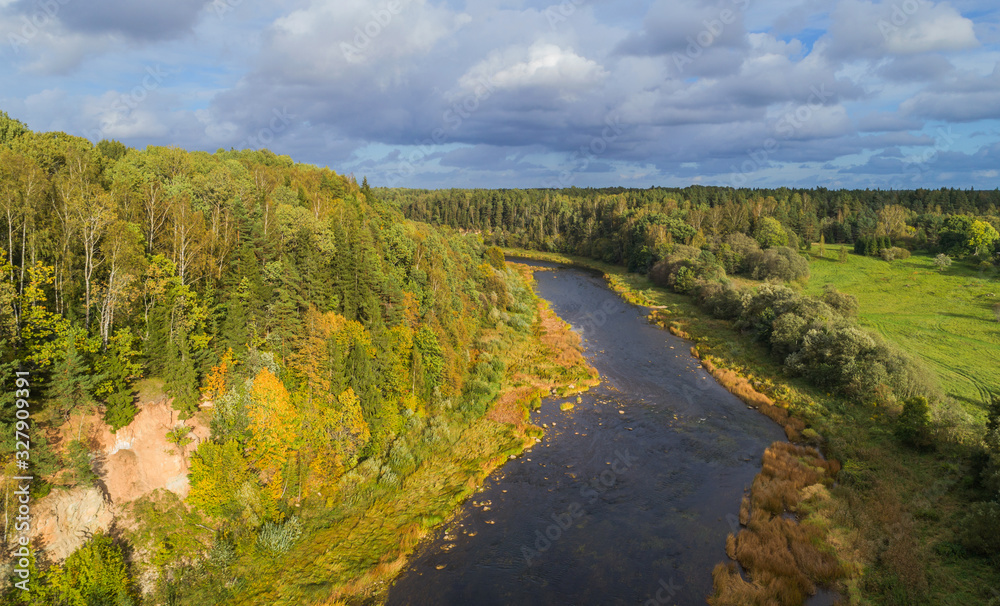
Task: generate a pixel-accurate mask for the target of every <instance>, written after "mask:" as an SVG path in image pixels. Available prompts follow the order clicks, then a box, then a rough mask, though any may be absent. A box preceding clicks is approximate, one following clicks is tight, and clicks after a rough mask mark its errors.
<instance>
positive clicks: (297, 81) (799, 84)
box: [0, 0, 1000, 191]
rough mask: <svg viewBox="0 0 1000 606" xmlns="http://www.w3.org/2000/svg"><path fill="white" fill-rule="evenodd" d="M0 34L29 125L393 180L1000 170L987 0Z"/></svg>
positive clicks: (273, 17)
mask: <svg viewBox="0 0 1000 606" xmlns="http://www.w3.org/2000/svg"><path fill="white" fill-rule="evenodd" d="M0 35H2V44H0V49H2V50H0V52H2V53H3V55H4V56H5V58H6V59H7V61H5V62H3V64H2V66H0V79H2V80H3V81H4V82H5V87H4V90H3V92H0V109H2V110H4V111H6V112H7V113H8V114H10V116H11V117H13V118H16V119H18V120H21V121H22V122H24V123H25V124H26V125H27V126H28V127H29V128H31V129H32V130H35V131H63V132H66V133H68V134H71V135H77V136H83V137H86V138H88V139H89V140H91V141H92V142H96V141H98V140H100V139H115V140H119V141H121V142H123V143H125V144H126V145H129V146H131V147H137V148H144V147H146V146H147V145H176V146H179V147H182V148H185V149H189V150H201V151H208V152H213V151H215V150H218V149H230V148H237V149H241V148H267V149H269V150H271V151H273V152H274V153H276V154H280V155H288V156H290V157H292V158H293V159H294V160H296V161H298V162H305V163H309V164H316V165H318V166H328V167H330V168H332V169H333V170H335V171H336V172H338V173H342V174H354V175H357V176H358V177H361V176H365V177H367V178H368V180H369V182H371V183H372V185H373V186H376V187H407V188H414V189H448V188H489V189H498V188H504V189H535V188H552V189H555V188H565V187H581V188H588V187H589V188H608V187H624V188H635V189H647V188H651V187H665V188H684V187H690V186H697V185H702V186H718V187H736V188H745V189H777V188H781V187H787V188H789V189H813V188H826V189H831V190H838V189H848V190H864V189H872V190H875V189H880V190H883V191H884V190H913V189H930V190H937V189H941V188H945V189H962V190H970V189H974V190H994V189H997V187H998V185H1000V180H998V177H1000V169H998V168H1000V128H998V126H1000V7H997V6H995V5H994V4H993V3H987V2H985V1H983V0H958V1H955V2H931V1H929V0H902V1H895V2H875V3H872V2H865V1H860V0H837V1H828V2H826V1H803V2H798V3H795V4H794V5H792V6H788V5H787V3H780V2H777V1H776V0H768V1H763V0H762V1H755V0H713V1H689V0H659V1H654V2H627V3H611V2H608V1H604V0H595V1H592V2H588V1H585V0H565V1H563V2H561V3H558V2H552V3H540V2H530V1H519V0H511V1H509V2H497V1H492V0H491V1H475V0H469V1H467V2H464V3H463V2H457V1H442V2H429V1H425V0H389V1H379V2H364V1H360V0H352V1H349V2H332V1H328V0H302V1H291V2H283V3H280V4H277V5H274V4H269V3H263V2H253V1H251V0H183V1H182V2H177V3H172V4H169V5H163V4H159V3H156V2H152V1H145V2H125V1H124V0H120V1H116V2H111V3H106V4H102V5H100V6H97V7H92V6H83V5H82V4H81V5H77V4H76V3H75V2H74V1H73V0H49V1H48V2H38V3H33V2H27V1H26V0H0Z"/></svg>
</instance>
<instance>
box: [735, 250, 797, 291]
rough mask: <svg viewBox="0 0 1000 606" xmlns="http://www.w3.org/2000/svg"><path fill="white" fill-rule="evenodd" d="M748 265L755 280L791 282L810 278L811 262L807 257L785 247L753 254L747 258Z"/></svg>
mask: <svg viewBox="0 0 1000 606" xmlns="http://www.w3.org/2000/svg"><path fill="white" fill-rule="evenodd" d="M746 265H747V270H748V272H749V274H750V277H752V278H753V279H755V280H784V281H786V282H791V281H794V280H799V279H803V278H808V277H809V262H808V261H807V260H806V259H805V257H803V256H802V255H800V254H799V253H798V252H796V251H794V250H792V249H791V248H787V247H784V246H779V247H777V248H770V249H767V250H761V251H757V252H753V253H751V254H750V255H748V256H747V259H746Z"/></svg>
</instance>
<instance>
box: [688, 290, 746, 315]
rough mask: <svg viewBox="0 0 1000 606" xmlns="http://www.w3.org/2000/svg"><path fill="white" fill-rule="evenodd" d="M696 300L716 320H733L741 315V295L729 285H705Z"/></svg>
mask: <svg viewBox="0 0 1000 606" xmlns="http://www.w3.org/2000/svg"><path fill="white" fill-rule="evenodd" d="M698 298H699V303H700V304H701V306H702V307H703V308H704V309H706V310H708V313H710V314H712V315H713V316H714V317H716V318H721V319H723V320H735V319H736V318H738V317H740V314H742V313H743V294H742V293H741V292H740V291H739V290H737V289H735V288H733V286H732V285H731V284H724V285H723V284H718V283H715V284H706V285H705V286H704V287H702V289H701V291H700V292H699V293H698Z"/></svg>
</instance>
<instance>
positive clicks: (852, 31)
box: [825, 0, 979, 59]
mask: <svg viewBox="0 0 1000 606" xmlns="http://www.w3.org/2000/svg"><path fill="white" fill-rule="evenodd" d="M825 41H826V52H828V53H829V54H830V56H831V57H834V58H837V59H854V58H868V59H880V58H882V57H886V56H891V55H912V54H919V53H926V52H934V51H960V50H967V49H971V48H975V47H977V46H978V45H979V41H978V40H977V39H976V34H975V29H974V27H973V23H972V21H971V20H970V19H968V18H966V17H963V16H962V15H961V14H960V13H958V11H956V10H955V8H954V7H952V6H951V5H950V4H948V3H947V2H941V3H937V4H935V3H933V2H930V0H907V1H905V2H882V3H878V4H875V3H872V2H868V1H866V0H840V2H839V3H838V4H837V6H836V7H835V8H834V10H833V11H832V12H831V23H830V28H829V31H828V34H827V36H826V37H825Z"/></svg>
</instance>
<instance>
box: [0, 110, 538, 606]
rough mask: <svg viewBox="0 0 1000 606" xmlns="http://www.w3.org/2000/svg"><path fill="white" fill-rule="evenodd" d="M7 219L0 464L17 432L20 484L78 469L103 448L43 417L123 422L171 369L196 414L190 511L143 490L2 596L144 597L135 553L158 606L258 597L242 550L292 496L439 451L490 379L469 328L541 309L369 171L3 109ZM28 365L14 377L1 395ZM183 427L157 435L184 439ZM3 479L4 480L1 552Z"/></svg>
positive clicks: (397, 470) (83, 600) (289, 516)
mask: <svg viewBox="0 0 1000 606" xmlns="http://www.w3.org/2000/svg"><path fill="white" fill-rule="evenodd" d="M0 212H2V218H0V223H2V226H3V238H2V240H3V242H2V244H3V246H2V247H0V275H2V278H0V378H2V381H3V384H4V385H6V386H9V387H10V388H9V389H6V390H5V391H4V392H3V394H2V396H0V463H2V464H3V466H4V469H5V476H6V477H7V478H9V477H10V476H11V475H16V474H17V473H18V472H17V471H16V470H15V464H16V463H17V462H18V461H20V460H21V459H22V458H23V457H22V454H20V453H19V452H18V450H17V447H16V444H15V433H16V432H15V430H18V431H21V430H25V431H30V436H31V440H30V461H29V466H28V468H29V469H30V473H31V474H32V475H33V476H34V478H35V480H34V481H33V482H31V485H30V491H31V495H32V498H33V499H38V498H42V497H44V496H45V495H47V494H49V493H50V492H51V491H53V490H60V489H63V488H66V487H71V486H74V485H80V484H86V483H88V482H91V483H92V482H93V481H94V472H93V470H92V462H93V460H94V458H95V453H93V452H90V446H89V445H88V444H87V443H86V442H85V441H82V440H74V441H71V442H70V443H60V444H56V441H58V432H57V431H56V430H57V428H58V427H59V426H60V425H63V424H64V423H65V422H66V421H67V420H69V419H71V418H72V417H73V415H79V414H87V413H98V414H101V415H103V418H104V420H105V421H106V423H107V424H108V425H109V426H110V428H111V430H112V431H114V430H118V429H119V428H121V427H124V426H126V425H128V424H129V423H130V422H131V421H132V419H133V417H134V416H135V415H136V403H137V397H136V396H137V392H138V387H137V385H138V382H139V381H140V380H142V379H144V378H149V377H156V378H161V379H162V380H163V386H164V389H165V391H166V394H167V395H169V396H170V398H171V399H172V403H173V407H174V408H175V409H176V410H177V411H178V416H179V418H180V419H184V418H187V417H190V416H191V415H195V414H197V413H198V411H199V409H201V408H204V407H205V406H211V407H212V414H211V438H210V439H209V440H207V441H204V442H202V443H201V444H200V445H198V448H197V450H196V451H194V453H193V454H192V455H191V457H190V461H189V465H190V495H189V497H188V499H187V501H188V504H189V505H190V506H192V507H193V509H192V510H191V511H188V510H187V509H183V508H182V509H177V508H176V507H174V508H173V509H164V508H165V507H167V505H164V504H163V502H160V503H159V504H157V503H153V502H147V503H145V504H141V507H139V508H138V509H136V510H135V511H134V512H133V514H134V515H133V517H134V519H136V520H139V523H138V530H136V529H135V528H133V529H132V533H131V534H128V533H125V534H122V533H118V534H116V535H115V536H114V537H109V536H105V535H97V536H95V537H94V538H93V539H92V540H91V541H89V542H87V543H86V544H85V545H84V546H83V547H81V548H80V549H79V550H78V551H77V552H76V553H74V554H73V555H72V556H70V557H69V558H68V559H67V560H66V561H65V562H60V563H53V562H42V561H38V562H36V561H35V559H34V557H35V556H34V555H33V556H32V564H31V565H32V574H31V578H30V584H31V589H32V590H31V591H29V592H24V591H18V590H16V589H11V593H10V594H8V595H7V597H6V598H5V600H6V601H8V602H11V603H30V604H97V603H101V604H112V603H114V604H136V603H139V601H140V600H141V596H140V593H141V592H140V588H139V586H138V584H137V583H136V582H135V581H134V579H133V577H134V576H135V575H136V574H137V573H138V572H139V571H138V570H137V566H138V559H139V558H137V557H130V556H129V553H130V552H131V551H135V550H143V554H144V555H143V558H142V559H143V560H144V562H143V563H144V564H145V565H147V568H144V569H143V570H142V571H141V572H149V570H152V571H153V572H152V573H150V574H152V575H153V579H154V580H152V581H150V582H147V583H146V585H145V586H144V587H143V589H144V590H145V591H146V593H147V594H148V595H147V597H148V598H149V599H151V600H152V601H151V603H171V604H182V603H190V604H204V603H219V602H222V601H225V600H226V599H228V598H230V597H232V596H236V595H239V594H240V593H241V592H252V591H254V589H253V587H252V586H253V580H254V577H255V575H256V574H257V573H256V572H254V570H255V568H254V566H255V565H256V563H257V562H270V561H273V559H274V558H275V557H277V555H278V554H282V553H285V552H287V551H288V550H289V549H290V547H291V546H292V545H293V544H295V543H296V542H297V541H299V540H300V537H302V536H303V520H302V517H303V516H307V510H306V508H302V509H296V508H298V507H300V506H301V505H303V504H308V503H309V502H310V499H313V500H314V501H315V502H318V503H321V504H329V503H328V501H327V499H328V498H329V495H337V494H340V495H344V494H346V492H345V491H348V492H349V490H354V489H355V488H357V489H358V490H360V488H358V487H360V486H362V485H365V484H366V483H367V484H368V485H370V486H375V487H379V489H384V490H391V489H398V486H399V485H400V482H401V481H402V479H403V478H405V477H406V476H407V475H409V474H410V473H412V472H413V471H414V469H416V468H417V467H418V466H419V465H420V463H421V461H422V459H423V458H424V457H427V456H429V454H428V453H430V452H432V451H433V450H434V448H439V449H441V448H445V449H447V448H451V444H452V443H453V442H454V441H455V440H456V439H457V437H456V436H457V433H456V432H457V431H459V430H460V429H461V428H462V427H465V426H468V425H469V424H470V423H472V422H474V421H475V420H477V419H479V418H480V417H482V415H483V414H484V412H485V411H486V407H487V405H488V404H489V403H490V402H491V401H492V400H493V399H495V397H496V395H497V392H498V389H499V387H498V386H499V382H500V379H501V377H502V375H503V370H504V363H503V361H502V360H501V359H500V357H499V355H500V354H499V351H498V350H500V349H502V348H503V344H502V342H501V341H499V340H495V339H494V340H492V341H490V342H488V343H484V342H482V341H480V337H481V336H482V334H483V331H484V330H486V329H487V328H489V329H497V327H498V326H506V327H508V328H510V329H515V330H520V331H521V332H525V331H527V330H528V329H529V328H530V324H531V322H532V313H533V312H534V307H533V304H532V303H531V298H530V297H531V294H530V290H528V289H527V288H526V286H525V285H524V282H523V280H522V279H521V277H520V276H519V275H517V274H516V273H515V272H513V271H511V270H507V269H506V268H505V265H504V261H503V257H502V255H500V256H499V257H498V256H497V255H495V254H494V255H493V256H492V258H490V259H489V260H491V262H487V261H488V258H487V256H486V249H485V247H484V246H483V244H482V242H481V240H480V239H478V238H477V237H475V236H461V235H446V234H443V233H442V232H440V231H438V230H436V229H434V228H431V227H429V226H426V225H420V224H416V223H411V222H408V221H405V220H404V219H403V217H402V216H401V214H400V212H399V210H398V209H397V208H396V207H394V206H392V205H390V204H388V203H386V202H384V201H382V200H380V199H379V198H378V196H376V195H375V194H374V193H373V191H372V190H371V189H370V188H369V187H368V184H367V182H363V183H362V184H361V185H360V186H359V185H358V184H357V182H356V181H355V180H354V179H353V178H350V177H345V176H342V175H337V174H335V173H334V172H333V171H331V170H328V169H321V168H317V167H314V166H308V165H301V164H296V163H294V162H292V160H291V159H290V158H288V157H283V156H277V155H275V154H273V153H271V152H268V151H223V150H220V151H218V152H216V153H214V154H209V153H188V152H186V151H183V150H180V149H176V148H155V147H150V148H147V149H145V150H137V149H130V148H127V147H125V146H124V145H122V144H120V143H118V142H114V141H101V142H100V143H98V144H96V145H94V144H92V143H90V142H88V141H87V140H85V139H82V138H79V137H73V136H69V135H66V134H63V133H36V132H30V131H29V130H28V129H27V128H25V127H24V125H23V124H21V123H19V122H17V121H16V120H13V119H11V118H9V117H7V116H6V115H5V114H0ZM15 373H21V374H17V375H16V376H15ZM20 377H30V382H29V383H30V390H28V389H25V390H23V391H21V392H18V393H17V398H15V389H14V388H13V386H14V385H15V378H20ZM29 383H23V382H22V383H19V384H18V386H19V387H24V386H25V385H28V384H29ZM29 391H30V396H29V393H28V392H29ZM25 396H29V397H27V402H28V410H30V423H29V422H27V421H24V420H23V419H24V418H25V417H24V415H23V411H22V414H20V415H19V414H18V411H19V410H20V409H21V408H22V407H23V406H21V405H20V404H18V403H17V402H18V399H21V398H24V397H25ZM81 423H82V421H81ZM28 428H30V429H28ZM455 428H458V429H455ZM189 429H190V428H185V426H183V424H181V425H178V426H177V427H176V428H175V430H172V431H171V433H170V434H168V439H170V440H171V441H172V442H173V443H175V444H176V445H177V446H178V447H180V448H183V447H184V446H185V445H186V444H187V443H190V442H191V438H190V437H189V436H187V435H186V434H187V432H188V431H189ZM445 438H447V439H445ZM435 444H437V446H435ZM490 454H491V453H490V452H488V450H486V451H484V452H480V453H477V454H476V456H487V455H490ZM362 463H363V465H361V464H362ZM359 465H361V470H360V471H355V472H353V476H348V477H347V478H345V477H344V476H345V473H348V472H351V470H354V469H356V468H358V467H359ZM21 469H24V468H23V467H21ZM20 473H22V474H23V473H25V472H24V471H22V472H20ZM343 486H346V487H347V488H344V489H341V488H339V487H343ZM16 489H17V487H16V486H14V485H13V483H12V481H10V480H5V486H4V490H3V492H2V494H3V503H2V507H3V509H4V516H3V517H4V523H5V528H4V534H3V537H2V538H3V541H4V545H3V546H4V548H5V550H6V549H7V548H13V547H14V546H15V537H16V536H17V533H15V529H14V516H15V515H16V509H17V499H16V497H15V496H14V493H13V491H14V490H16ZM373 490H374V489H373ZM323 494H326V495H327V496H326V497H323V496H322V495H323ZM352 494H354V496H353V497H351V498H352V499H354V501H353V502H355V503H356V502H359V501H362V500H364V499H365V498H374V497H372V496H371V495H370V494H369V495H368V496H365V495H360V496H359V494H357V493H352ZM372 494H374V493H372ZM340 498H342V499H347V497H346V496H342V497H340ZM403 501H405V500H403ZM22 502H23V501H22ZM338 502H339V501H338ZM137 507H138V506H137ZM164 512H169V515H168V514H167V513H164ZM296 512H297V515H296ZM174 515H176V516H177V519H178V520H180V519H181V518H183V522H181V523H180V525H179V526H177V525H175V526H170V525H168V522H169V520H168V519H172V516H174ZM338 515H339V516H340V517H343V514H342V513H341V514H338ZM144 519H145V520H146V522H142V520H144ZM169 523H173V522H169ZM428 523H432V521H431V522H428ZM327 525H329V524H327ZM312 530H315V529H308V528H307V529H306V531H307V532H311V531H312ZM206 531H207V534H206ZM129 537H131V538H133V539H134V541H133V542H132V543H131V544H130V543H129V540H128V538H129ZM112 539H113V540H112ZM395 540H398V538H397V539H395ZM144 541H145V542H144ZM302 541H305V539H302ZM320 548H321V549H324V550H325V547H323V546H322V545H320ZM376 559H377V558H376ZM220 562H221V563H220ZM240 562H242V564H241V563H240ZM365 566H366V567H368V568H370V565H368V564H366V565H365ZM6 570H7V573H6V574H10V575H11V578H12V580H13V581H14V582H16V581H17V580H19V579H18V578H17V576H15V575H13V574H11V573H10V568H9V567H8V568H7V569H6ZM241 579H243V580H241ZM248 579H249V581H248ZM275 586H276V585H275ZM267 587H268V589H271V588H272V587H270V586H267ZM150 596H151V597H150ZM264 601H265V602H267V603H273V602H271V601H268V600H264ZM262 603H263V602H262Z"/></svg>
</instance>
